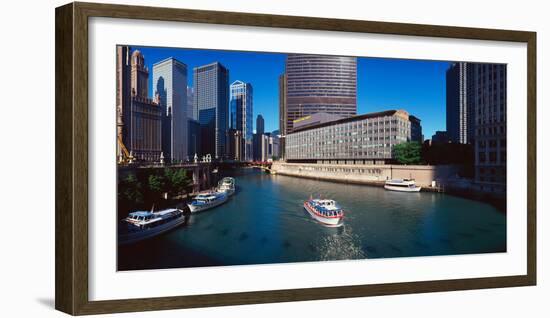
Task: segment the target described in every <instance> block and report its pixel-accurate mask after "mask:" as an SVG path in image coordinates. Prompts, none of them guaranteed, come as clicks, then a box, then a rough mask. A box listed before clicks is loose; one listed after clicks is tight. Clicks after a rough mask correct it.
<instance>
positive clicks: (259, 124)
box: [256, 114, 265, 134]
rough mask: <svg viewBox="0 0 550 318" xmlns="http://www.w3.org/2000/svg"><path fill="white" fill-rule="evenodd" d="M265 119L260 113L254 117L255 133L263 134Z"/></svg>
mask: <svg viewBox="0 0 550 318" xmlns="http://www.w3.org/2000/svg"><path fill="white" fill-rule="evenodd" d="M264 126H265V121H264V116H262V115H261V114H260V115H258V116H257V117H256V133H257V134H263V133H264V132H265V128H264Z"/></svg>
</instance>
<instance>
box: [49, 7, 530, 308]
mask: <svg viewBox="0 0 550 318" xmlns="http://www.w3.org/2000/svg"><path fill="white" fill-rule="evenodd" d="M55 15H56V29H55V32H56V57H55V64H56V85H55V88H56V90H55V94H56V118H55V121H56V122H55V129H56V140H55V146H56V162H55V164H56V218H55V226H56V229H55V240H56V241H55V244H56V255H55V275H56V277H55V284H56V286H55V307H56V308H57V309H58V310H61V311H64V312H66V313H69V314H73V315H83V314H100V313H113V312H128V311H147V310H163V309H175V308H192V307H207V306H223V305H240V304H252V303H270V302H284V301H300V300H312V299H328V298H345V297H361V296H375V295H392V294H407V293H424V292H437V291H451V290H464V289H481V288H495V287H511V286H528V285H535V284H536V33H535V32H524V31H508V30H492V29H477V28H463V27H450V26H432V25H419V24H402V23H386V22H370V21H357V20H338V19H324V18H309V17H293V16H280V15H266V14H250V13H235V12H216V11H199V10H186V9H169V8H156V7H140V6H124V5H107V4H92V3H78V2H75V3H71V4H67V5H65V6H62V7H59V8H57V9H56V12H55ZM89 17H112V18H129V19H146V20H163V21H184V22H197V23H213V24H231V25H245V26H262V27H276V28H279V27H280V28H283V27H284V28H296V29H314V30H327V31H346V32H368V33H380V34H398V35H413V36H429V37H446V38H461V39H482V40H497V41H511V42H524V43H527V56H526V58H527V61H528V62H527V68H528V71H527V107H528V118H527V127H528V134H527V148H528V153H527V178H528V180H527V184H528V188H527V207H526V208H527V236H528V237H527V255H526V257H527V275H522V276H506V277H487V278H473V279H453V280H441V281H420V282H408V283H391V284H375V285H355V286H343V287H323V288H305V289H292V290H275V291H260V292H241V293H228V294H210V295H197V296H176V297H159V298H147V299H119V300H108V301H89V300H88V196H87V193H88V18H89Z"/></svg>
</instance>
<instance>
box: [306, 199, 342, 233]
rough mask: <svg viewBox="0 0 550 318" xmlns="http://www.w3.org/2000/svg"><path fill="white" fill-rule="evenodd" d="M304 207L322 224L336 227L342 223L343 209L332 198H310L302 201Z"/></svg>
mask: <svg viewBox="0 0 550 318" xmlns="http://www.w3.org/2000/svg"><path fill="white" fill-rule="evenodd" d="M304 209H306V211H307V212H308V213H309V214H310V215H311V217H312V218H314V219H315V220H317V221H318V222H320V223H322V224H323V225H326V226H331V227H337V226H341V225H343V224H344V210H342V208H341V207H340V206H339V205H338V203H336V201H334V200H330V199H312V198H310V199H309V200H307V201H306V202H304Z"/></svg>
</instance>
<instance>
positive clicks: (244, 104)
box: [230, 81, 253, 161]
mask: <svg viewBox="0 0 550 318" xmlns="http://www.w3.org/2000/svg"><path fill="white" fill-rule="evenodd" d="M230 92H231V95H230V96H231V99H230V100H231V102H230V107H231V118H230V126H231V127H230V128H231V129H234V130H238V131H241V134H240V136H242V138H243V140H242V143H243V145H242V146H241V147H242V149H243V152H242V154H243V157H242V158H239V159H240V160H247V161H248V160H252V113H253V99H252V85H250V84H249V83H245V82H242V81H235V82H233V84H231V86H230ZM236 136H239V134H237V135H236Z"/></svg>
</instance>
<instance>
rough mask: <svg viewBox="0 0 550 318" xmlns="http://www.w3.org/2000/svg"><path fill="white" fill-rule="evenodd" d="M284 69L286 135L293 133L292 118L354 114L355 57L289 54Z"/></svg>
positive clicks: (355, 108) (355, 92)
mask: <svg viewBox="0 0 550 318" xmlns="http://www.w3.org/2000/svg"><path fill="white" fill-rule="evenodd" d="M285 68H286V70H285V73H286V93H285V95H286V96H285V97H286V103H285V106H286V122H287V125H286V131H285V132H284V133H285V134H288V133H290V132H292V130H293V126H292V123H293V121H294V120H295V119H298V118H301V117H304V116H307V115H312V114H315V113H321V112H322V113H329V114H335V115H340V116H343V117H350V116H354V115H356V114H357V59H356V58H355V57H343V56H325V55H307V54H288V55H287V58H286V65H285Z"/></svg>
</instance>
